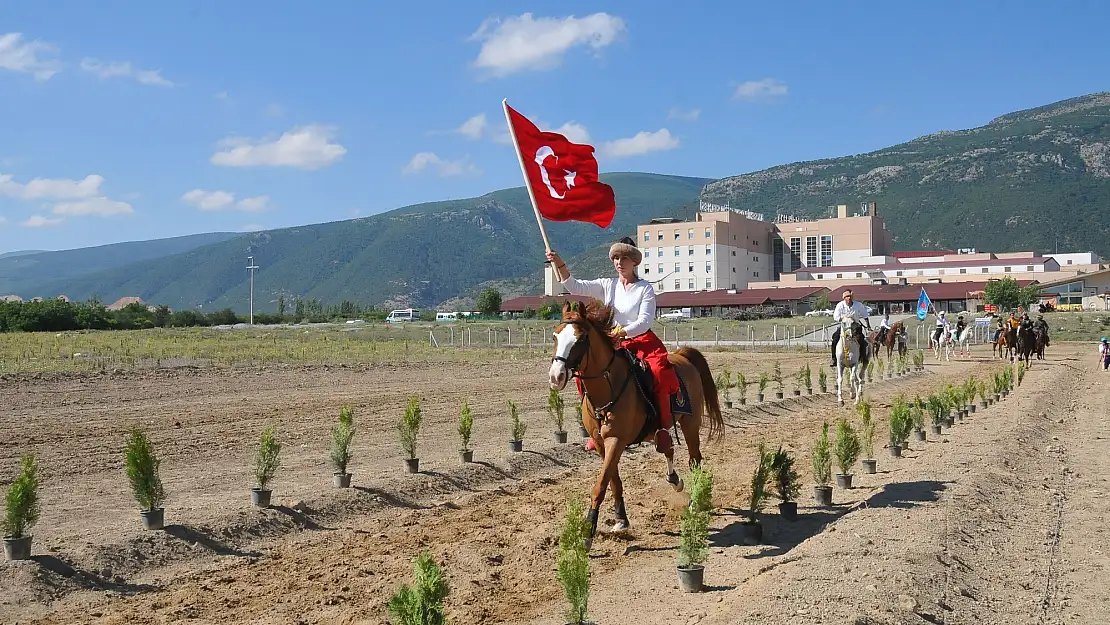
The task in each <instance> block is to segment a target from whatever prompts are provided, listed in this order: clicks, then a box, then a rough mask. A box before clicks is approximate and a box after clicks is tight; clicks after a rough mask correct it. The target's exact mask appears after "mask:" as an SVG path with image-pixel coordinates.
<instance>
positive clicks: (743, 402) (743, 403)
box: [740, 397, 748, 406]
mask: <svg viewBox="0 0 1110 625" xmlns="http://www.w3.org/2000/svg"><path fill="white" fill-rule="evenodd" d="M740 405H741V406H747V405H748V398H747V397H741V398H740Z"/></svg>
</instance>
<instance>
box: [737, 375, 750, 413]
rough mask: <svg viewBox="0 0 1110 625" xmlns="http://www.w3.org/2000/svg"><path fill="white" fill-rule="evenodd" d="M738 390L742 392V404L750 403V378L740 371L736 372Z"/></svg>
mask: <svg viewBox="0 0 1110 625" xmlns="http://www.w3.org/2000/svg"><path fill="white" fill-rule="evenodd" d="M736 392H737V393H739V394H740V405H741V406H746V405H747V404H748V380H747V379H746V378H744V374H743V373H740V372H739V371H737V372H736Z"/></svg>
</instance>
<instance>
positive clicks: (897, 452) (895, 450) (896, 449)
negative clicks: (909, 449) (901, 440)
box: [889, 445, 902, 458]
mask: <svg viewBox="0 0 1110 625" xmlns="http://www.w3.org/2000/svg"><path fill="white" fill-rule="evenodd" d="M889 449H890V455H891V456H892V457H894V458H901V457H902V446H901V445H891V446H890V447H889Z"/></svg>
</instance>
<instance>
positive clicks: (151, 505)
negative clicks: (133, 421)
mask: <svg viewBox="0 0 1110 625" xmlns="http://www.w3.org/2000/svg"><path fill="white" fill-rule="evenodd" d="M124 453H125V456H124V465H125V466H126V467H127V480H128V481H129V482H130V483H131V492H132V493H133V494H134V495H135V501H137V502H139V507H140V508H141V509H142V510H144V511H147V510H155V509H157V508H161V507H162V504H163V503H164V502H165V501H166V490H165V489H164V488H163V487H162V479H161V477H159V475H158V467H159V465H160V464H161V460H159V459H158V456H157V455H156V454H155V453H154V447H153V446H152V445H151V444H150V439H149V438H147V435H146V432H144V431H143V429H142V428H140V427H139V426H135V427H133V428H132V429H131V436H130V438H129V439H128V440H127V450H126V451H125V452H124Z"/></svg>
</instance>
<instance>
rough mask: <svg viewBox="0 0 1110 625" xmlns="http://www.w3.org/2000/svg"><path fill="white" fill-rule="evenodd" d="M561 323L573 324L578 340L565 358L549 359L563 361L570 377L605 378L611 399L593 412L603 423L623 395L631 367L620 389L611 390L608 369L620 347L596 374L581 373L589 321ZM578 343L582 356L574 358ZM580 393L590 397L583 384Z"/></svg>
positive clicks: (611, 383)
mask: <svg viewBox="0 0 1110 625" xmlns="http://www.w3.org/2000/svg"><path fill="white" fill-rule="evenodd" d="M563 324H564V325H572V326H575V327H576V328H578V329H579V330H581V331H582V332H581V334H580V335H579V337H578V341H577V342H576V343H575V345H574V347H572V348H571V350H570V353H568V354H567V357H566V358H564V357H562V356H555V357H554V358H552V359H551V362H552V363H555V362H561V363H563V365H564V366H566V368H567V370H568V371H570V373H571V377H574V378H578V379H579V380H583V381H585V380H596V379H598V378H604V379H605V383H606V384H607V385H608V386H609V396H610V397H612V399H611V400H610V401H609V403H607V404H605V405H604V406H598V407H597V408H595V409H594V414H596V415H597V417H598V421H601V422H603V423H604V422H605V421H606V419H607V418H608V415H609V409H610V408H612V407H613V405H615V404H616V403H617V401H618V400H620V398H621V396H622V395H624V391H625V389H627V388H628V381H629V379H631V378H632V377H633V375H635V374H634V372H633V371H632V370H631V369H629V371H628V375H626V376H625V377H624V383H622V384H621V387H620V389H619V390H617V391H616V392H614V391H613V380H612V377H611V376H610V370H611V369H612V368H613V363H614V362H616V360H617V351H618V349H620V348H614V349H613V354H612V355H611V356H610V357H609V362H608V363H607V364H606V365H605V368H604V369H602V370H601V373H599V374H597V375H583V374H582V371H581V370H582V369H583V368H584V367H583V363H584V362H585V361H586V360H587V358H588V357H589V354H590V326H589V322H587V321H586V320H583V319H567V320H564V321H563ZM579 345H581V346H583V349H582V356H581V357H579V358H574V352H575V350H577V349H578V348H579ZM582 395H583V396H584V397H585V398H587V399H589V397H590V396H589V393H587V392H586V386H585V384H583V385H582Z"/></svg>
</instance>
